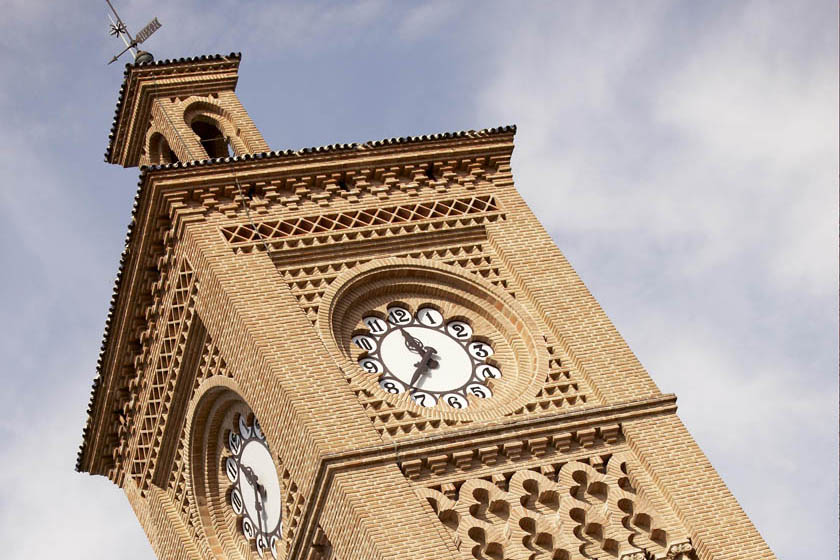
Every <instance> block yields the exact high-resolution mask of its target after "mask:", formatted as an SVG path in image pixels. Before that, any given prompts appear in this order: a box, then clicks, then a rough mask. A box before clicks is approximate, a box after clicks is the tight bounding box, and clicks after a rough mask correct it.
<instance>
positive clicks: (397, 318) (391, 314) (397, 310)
mask: <svg viewBox="0 0 840 560" xmlns="http://www.w3.org/2000/svg"><path fill="white" fill-rule="evenodd" d="M388 321H390V322H391V323H393V324H395V325H407V324H409V323H410V322H411V313H410V312H409V311H408V309H404V308H402V307H392V308H390V309H388Z"/></svg>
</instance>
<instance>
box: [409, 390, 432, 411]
mask: <svg viewBox="0 0 840 560" xmlns="http://www.w3.org/2000/svg"><path fill="white" fill-rule="evenodd" d="M411 398H412V399H414V402H416V403H417V404H419V405H420V406H425V407H426V408H432V407H433V406H435V405H436V404H437V399H435V398H434V397H433V396H432V395H430V394H429V393H423V392H421V391H415V392H414V393H412V394H411Z"/></svg>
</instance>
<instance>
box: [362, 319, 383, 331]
mask: <svg viewBox="0 0 840 560" xmlns="http://www.w3.org/2000/svg"><path fill="white" fill-rule="evenodd" d="M366 324H367V326H368V328H369V329H370V332H372V333H374V334H376V333H381V332H382V331H384V330H385V329H384V328H383V327H382V325H380V324H379V321H378V320H376V319H371V320H369V321H367V322H366Z"/></svg>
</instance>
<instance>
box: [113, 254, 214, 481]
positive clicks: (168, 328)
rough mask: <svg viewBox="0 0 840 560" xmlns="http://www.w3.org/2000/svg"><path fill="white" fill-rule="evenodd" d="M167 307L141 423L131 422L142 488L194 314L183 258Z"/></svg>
mask: <svg viewBox="0 0 840 560" xmlns="http://www.w3.org/2000/svg"><path fill="white" fill-rule="evenodd" d="M172 283H173V289H172V291H171V294H170V298H171V299H170V300H169V301H168V302H166V303H165V306H166V308H167V309H168V312H167V314H166V315H165V316H164V318H163V320H162V322H161V324H160V329H159V331H157V332H156V333H155V334H156V339H157V341H156V343H155V344H154V346H153V347H152V351H151V355H153V356H155V357H154V359H153V361H152V362H151V364H150V372H151V373H150V374H148V375H145V376H144V377H143V384H142V385H141V388H140V391H139V393H140V399H139V402H138V406H137V417H138V419H139V421H138V422H136V423H134V424H132V430H131V435H130V438H129V448H130V449H131V450H132V451H133V453H132V456H131V459H130V464H131V475H132V476H133V477H134V479H135V481H136V483H137V486H138V487H139V488H140V489H141V490H145V489H147V488H148V486H149V484H150V483H151V480H152V475H153V473H154V469H155V465H156V463H157V460H158V456H159V453H160V448H161V438H162V437H163V433H164V427H165V426H164V424H165V422H166V419H167V416H168V414H169V410H170V406H171V404H172V399H173V395H174V392H175V383H176V379H175V376H176V373H177V372H178V370H179V368H180V366H181V361H182V360H183V358H184V350H185V348H186V343H187V338H188V336H189V330H190V326H191V324H192V321H193V317H194V311H193V308H194V305H195V295H196V291H197V286H196V284H195V276H194V275H193V272H192V269H191V267H190V266H189V264H188V263H187V262H186V261H184V262H183V263H182V265H181V267H180V269H179V270H178V272H177V274H176V275H175V277H174V278H173V280H172Z"/></svg>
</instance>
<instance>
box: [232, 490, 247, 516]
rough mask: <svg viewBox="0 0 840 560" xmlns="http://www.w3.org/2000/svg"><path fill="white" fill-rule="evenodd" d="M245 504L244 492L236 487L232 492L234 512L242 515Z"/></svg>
mask: <svg viewBox="0 0 840 560" xmlns="http://www.w3.org/2000/svg"><path fill="white" fill-rule="evenodd" d="M244 505H245V503H244V502H243V501H242V494H241V493H240V492H239V489H238V488H234V489H233V492H231V493H230V507H232V508H233V512H234V513H235V514H236V515H242V512H243V511H244Z"/></svg>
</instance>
